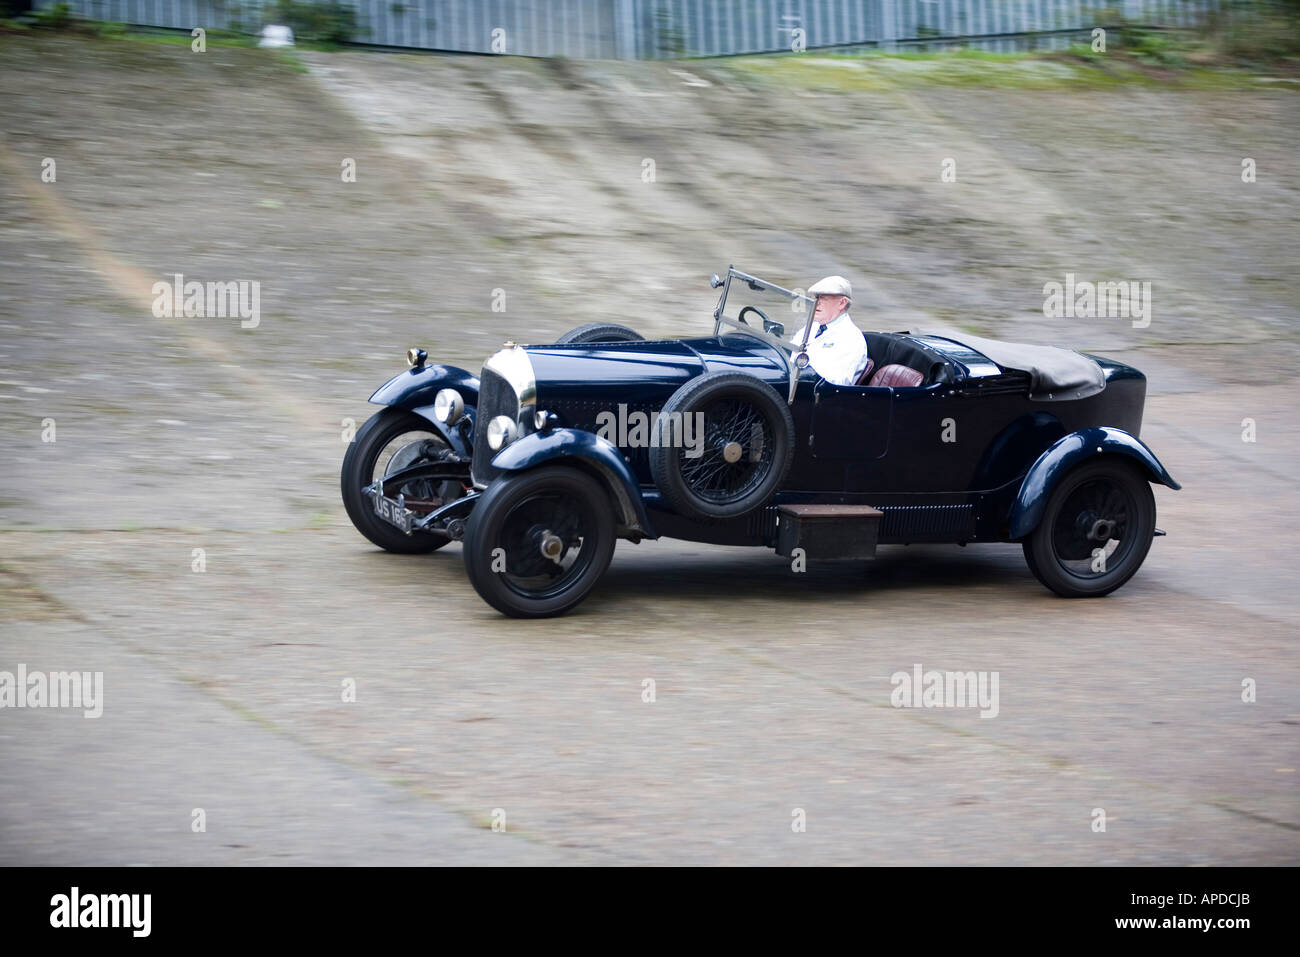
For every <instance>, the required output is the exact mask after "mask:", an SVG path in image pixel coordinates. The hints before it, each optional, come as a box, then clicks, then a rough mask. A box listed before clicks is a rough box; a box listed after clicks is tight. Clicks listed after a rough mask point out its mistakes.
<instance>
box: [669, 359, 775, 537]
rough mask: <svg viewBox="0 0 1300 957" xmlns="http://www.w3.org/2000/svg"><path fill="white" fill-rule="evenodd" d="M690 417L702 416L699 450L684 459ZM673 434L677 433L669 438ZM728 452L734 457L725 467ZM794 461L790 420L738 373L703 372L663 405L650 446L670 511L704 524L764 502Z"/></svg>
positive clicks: (769, 391) (767, 391)
mask: <svg viewBox="0 0 1300 957" xmlns="http://www.w3.org/2000/svg"><path fill="white" fill-rule="evenodd" d="M697 413H698V414H702V415H703V422H704V435H703V449H702V451H701V454H699V455H698V456H696V457H695V458H691V456H690V453H691V452H692V451H693V450H692V449H690V448H688V447H687V443H686V442H685V441H684V439H685V438H686V437H687V435H688V432H687V429H686V426H687V424H688V422H689V423H690V424H694V423H696V422H698V421H700V420H699V419H697V418H695V416H696V415H697ZM678 415H680V418H678ZM687 416H690V417H691V418H690V419H689V420H688V419H687ZM678 429H680V433H679V434H678V435H676V436H674V435H672V434H670V433H672V432H674V431H676V430H678ZM691 431H692V432H695V431H696V430H694V429H692V430H691ZM737 450H738V451H737ZM732 454H738V455H739V456H740V458H739V459H732V460H730V461H729V460H728V456H729V455H732ZM793 459H794V417H793V416H792V415H791V414H790V408H789V406H787V405H786V403H785V400H784V399H783V398H782V397H781V396H780V395H779V394H778V393H777V391H776V390H775V389H774V388H772V386H770V385H768V384H767V383H766V382H763V381H762V380H761V379H757V378H755V377H754V376H752V375H749V374H748V373H745V372H710V373H707V374H705V375H702V376H700V377H698V378H695V379H692V380H691V381H690V382H688V383H686V384H685V385H684V386H682V387H681V388H680V389H678V390H677V391H676V392H674V393H673V395H672V397H671V398H669V400H668V401H667V402H666V403H664V407H663V410H662V412H661V413H660V415H659V420H658V423H657V432H656V435H655V442H654V443H653V444H652V446H651V448H650V474H651V475H652V476H653V477H654V480H655V485H656V486H658V488H659V492H660V493H661V494H662V495H663V497H664V501H665V502H667V503H668V504H669V505H671V506H672V507H673V509H674V510H675V511H677V512H678V513H680V514H681V515H684V516H686V517H687V518H693V519H696V520H700V521H709V520H713V519H722V518H735V517H736V516H739V515H744V514H746V513H748V512H752V511H753V510H754V509H757V508H761V507H762V506H763V505H765V504H767V501H768V500H769V499H770V498H771V497H772V496H773V495H775V494H776V492H777V490H778V489H780V487H781V483H782V482H784V481H785V477H786V475H787V474H788V473H789V471H790V463H791V462H792V461H793Z"/></svg>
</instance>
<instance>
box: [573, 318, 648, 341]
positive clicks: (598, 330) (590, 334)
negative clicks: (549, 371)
mask: <svg viewBox="0 0 1300 957" xmlns="http://www.w3.org/2000/svg"><path fill="white" fill-rule="evenodd" d="M644 340H645V336H643V335H641V333H639V332H637V331H636V330H635V329H629V328H628V327H627V326H620V325H618V324H616V323H613V322H589V323H587V324H586V325H582V326H578V327H577V328H575V329H570V330H569V331H568V332H566V333H565V334H564V335H562V336H560V338H558V339H556V340H555V341H556V342H557V343H560V342H641V341H644Z"/></svg>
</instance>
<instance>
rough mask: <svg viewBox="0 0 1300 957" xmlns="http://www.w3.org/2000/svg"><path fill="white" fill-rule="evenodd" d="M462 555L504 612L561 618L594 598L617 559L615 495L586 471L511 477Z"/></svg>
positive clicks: (483, 503) (480, 517)
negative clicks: (590, 596)
mask: <svg viewBox="0 0 1300 957" xmlns="http://www.w3.org/2000/svg"><path fill="white" fill-rule="evenodd" d="M463 554H464V557H465V571H466V573H467V574H468V575H469V580H470V583H471V584H472V585H473V586H474V589H475V590H476V591H477V592H478V593H479V595H480V596H481V597H482V599H483V600H484V601H485V602H487V603H488V604H489V605H491V606H492V607H493V608H495V609H496V610H497V611H499V612H502V613H503V614H506V615H509V616H510V617H512V618H549V617H551V616H552V615H562V614H564V613H565V612H566V611H568V610H569V609H571V608H573V607H574V606H575V605H577V604H578V603H579V602H580V601H582V600H583V599H584V598H586V597H587V594H588V593H589V592H590V591H591V590H592V588H594V587H595V585H596V582H597V581H599V580H600V576H601V575H603V574H604V573H605V569H607V568H608V567H609V562H610V559H611V558H612V557H613V554H614V518H613V514H612V512H611V505H610V501H609V496H608V495H607V494H606V493H605V489H604V487H602V486H601V484H600V483H599V482H598V481H596V480H595V479H594V478H592V477H591V476H589V475H587V474H586V473H585V472H581V471H579V470H577V469H575V468H569V467H566V466H562V465H560V466H550V467H543V468H537V469H533V470H531V471H527V472H519V473H514V474H508V475H506V476H504V477H502V478H498V479H497V480H496V481H494V482H493V483H492V484H491V485H490V486H488V489H487V491H486V492H484V493H483V497H482V498H481V499H479V501H478V504H477V505H476V506H475V508H474V511H473V512H472V513H471V514H470V518H469V523H468V525H467V526H466V529H465V543H464V552H463Z"/></svg>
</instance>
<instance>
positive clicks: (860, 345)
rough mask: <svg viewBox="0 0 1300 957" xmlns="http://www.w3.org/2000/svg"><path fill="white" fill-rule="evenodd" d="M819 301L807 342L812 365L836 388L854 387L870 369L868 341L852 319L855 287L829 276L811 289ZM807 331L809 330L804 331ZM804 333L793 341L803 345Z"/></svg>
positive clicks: (814, 369)
mask: <svg viewBox="0 0 1300 957" xmlns="http://www.w3.org/2000/svg"><path fill="white" fill-rule="evenodd" d="M808 295H810V296H816V297H817V307H816V308H815V309H814V310H813V314H812V323H811V325H812V327H813V334H812V338H810V339H809V340H808V358H809V364H810V365H811V366H812V367H813V371H814V372H816V373H817V374H818V375H819V376H821V377H822V378H823V379H825V380H827V381H828V382H833V383H835V384H836V385H853V384H854V383H855V382H857V379H858V375H859V374H860V373H861V372H862V370H863V369H865V368H866V367H867V340H866V337H865V336H863V335H862V331H861V330H860V329H858V327H857V326H855V325H854V324H853V320H852V319H850V318H849V306H850V305H852V303H853V287H852V286H850V285H849V281H848V280H847V279H845V278H844V277H843V276H827V277H826V278H825V279H822V280H820V281H818V282H815V283H813V285H812V286H811V287H810V288H809V289H808ZM805 328H806V327H805ZM803 337H804V329H800V330H799V334H798V335H796V336H795V337H794V339H793V340H792V341H793V342H794V344H795V345H796V346H799V345H802V344H803Z"/></svg>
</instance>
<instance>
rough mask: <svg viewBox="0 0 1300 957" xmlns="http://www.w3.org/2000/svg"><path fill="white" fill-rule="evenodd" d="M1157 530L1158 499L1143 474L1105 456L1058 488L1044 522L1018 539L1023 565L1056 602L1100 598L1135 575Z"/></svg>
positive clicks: (1069, 475)
mask: <svg viewBox="0 0 1300 957" xmlns="http://www.w3.org/2000/svg"><path fill="white" fill-rule="evenodd" d="M1103 522H1109V523H1112V524H1111V526H1110V527H1109V528H1107V527H1105V526H1103V525H1101V524H1099V523H1103ZM1155 530H1156V499H1155V495H1154V494H1153V493H1152V491H1151V483H1150V481H1149V480H1148V479H1147V477H1146V475H1144V474H1143V473H1142V472H1141V471H1140V469H1139V467H1138V466H1137V465H1135V464H1133V463H1130V462H1127V461H1124V460H1123V459H1120V458H1119V457H1117V456H1103V457H1101V458H1097V459H1093V460H1091V461H1089V462H1086V463H1084V464H1083V465H1080V466H1078V467H1077V468H1075V469H1074V470H1073V471H1071V472H1069V473H1067V474H1066V475H1065V477H1064V478H1062V479H1061V480H1060V482H1058V483H1057V485H1056V488H1054V489H1053V490H1052V493H1051V495H1050V497H1049V498H1048V500H1047V507H1046V508H1045V509H1044V511H1043V519H1042V521H1041V522H1039V523H1038V527H1037V528H1035V529H1034V531H1033V533H1032V534H1030V536H1029V538H1027V539H1025V541H1024V545H1023V547H1024V551H1025V561H1026V562H1027V563H1028V564H1029V569H1030V571H1032V572H1033V573H1034V577H1035V578H1037V579H1038V580H1039V581H1040V582H1042V583H1043V584H1044V585H1045V586H1047V587H1048V588H1050V589H1051V590H1052V591H1054V592H1056V594H1058V595H1060V596H1061V597H1063V598H1099V597H1101V596H1102V595H1108V594H1110V593H1111V592H1113V591H1114V590H1115V589H1116V588H1119V587H1120V586H1121V585H1123V584H1124V583H1125V582H1126V581H1128V580H1129V579H1130V578H1132V577H1133V574H1134V573H1135V572H1136V571H1137V570H1138V568H1140V567H1141V565H1142V562H1143V561H1144V560H1145V559H1146V556H1147V552H1148V551H1149V550H1150V548H1151V541H1152V539H1153V537H1154V536H1155ZM1112 543H1113V544H1112ZM1099 552H1100V554H1099ZM1098 565H1100V568H1099V567H1098Z"/></svg>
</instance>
